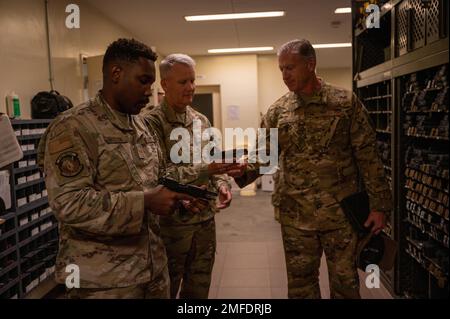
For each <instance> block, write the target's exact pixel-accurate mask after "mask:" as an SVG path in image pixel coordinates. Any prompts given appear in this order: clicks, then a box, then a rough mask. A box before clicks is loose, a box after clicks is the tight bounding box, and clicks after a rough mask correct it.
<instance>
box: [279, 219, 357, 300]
mask: <svg viewBox="0 0 450 319" xmlns="http://www.w3.org/2000/svg"><path fill="white" fill-rule="evenodd" d="M281 230H282V235H283V245H284V252H285V258H286V268H287V274H288V297H289V298H308V299H320V287H319V267H320V259H321V257H322V253H323V252H325V256H326V259H327V266H328V276H329V280H330V296H331V298H339V299H343V298H345V299H359V298H361V297H360V295H359V277H358V271H357V267H356V244H357V235H356V233H355V232H354V231H353V229H352V228H351V226H350V224H349V225H348V227H345V228H342V229H337V230H327V231H310V230H301V229H298V228H295V227H292V225H288V224H282V225H281Z"/></svg>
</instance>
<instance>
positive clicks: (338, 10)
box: [334, 7, 352, 14]
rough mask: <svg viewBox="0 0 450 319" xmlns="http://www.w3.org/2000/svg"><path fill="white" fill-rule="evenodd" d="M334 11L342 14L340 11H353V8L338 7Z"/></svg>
mask: <svg viewBox="0 0 450 319" xmlns="http://www.w3.org/2000/svg"><path fill="white" fill-rule="evenodd" d="M334 13H336V14H340V13H352V8H350V7H347V8H337V9H336V10H334Z"/></svg>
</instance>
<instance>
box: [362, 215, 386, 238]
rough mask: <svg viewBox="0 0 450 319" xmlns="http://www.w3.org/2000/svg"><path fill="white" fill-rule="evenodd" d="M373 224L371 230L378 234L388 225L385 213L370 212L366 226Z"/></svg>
mask: <svg viewBox="0 0 450 319" xmlns="http://www.w3.org/2000/svg"><path fill="white" fill-rule="evenodd" d="M371 225H372V228H371V229H370V232H371V233H372V234H375V235H378V234H379V233H380V232H381V231H382V230H383V228H384V227H385V226H386V216H385V214H384V213H381V212H377V211H372V212H370V214H369V217H368V218H367V220H366V222H365V223H364V227H367V228H369V227H370V226H371Z"/></svg>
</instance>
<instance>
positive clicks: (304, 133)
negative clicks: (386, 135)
mask: <svg viewBox="0 0 450 319" xmlns="http://www.w3.org/2000/svg"><path fill="white" fill-rule="evenodd" d="M278 62H279V67H280V70H281V72H282V75H283V80H284V83H285V84H286V86H287V87H288V88H289V91H290V92H289V93H287V94H285V95H284V96H282V97H281V98H280V99H279V100H278V101H276V102H275V103H274V104H273V105H272V106H271V107H270V108H269V110H268V112H267V114H266V115H265V116H264V118H263V120H262V127H265V128H278V137H279V140H278V141H279V162H280V174H281V177H280V182H281V183H280V185H279V187H280V197H281V198H280V222H281V226H282V235H283V244H284V250H285V256H286V265H287V273H288V291H289V298H320V289H319V281H318V275H319V266H320V259H321V256H322V252H323V251H325V255H326V258H327V264H328V272H329V279H330V287H331V297H332V298H360V295H359V279H358V273H357V270H356V263H355V261H356V255H355V249H356V244H357V235H356V233H355V231H354V230H353V229H352V227H351V225H350V223H349V221H348V220H347V219H346V217H345V214H344V212H343V210H342V209H341V207H340V204H339V203H340V201H341V200H342V199H343V198H345V197H347V196H349V195H351V194H354V193H356V192H358V191H359V190H358V180H359V179H358V176H359V175H360V176H361V177H362V179H363V180H364V184H365V189H366V191H367V193H368V195H369V198H370V207H371V213H370V215H369V218H368V220H367V221H366V225H365V226H366V227H371V231H372V232H374V233H379V232H380V231H381V230H382V229H383V228H384V226H385V218H386V215H387V214H388V213H389V212H390V210H391V193H390V190H389V186H388V183H387V180H386V177H385V173H384V170H383V166H382V163H381V160H380V159H379V155H378V153H377V148H376V139H375V132H374V130H373V128H372V126H371V123H370V120H369V115H368V113H367V111H366V109H365V108H364V106H363V105H362V104H361V102H360V101H359V100H358V99H357V97H356V96H355V95H353V94H352V93H351V92H350V91H347V90H344V89H339V88H336V87H333V86H331V85H330V84H328V83H325V82H324V81H322V80H321V79H319V78H317V76H316V73H315V68H316V57H315V52H314V48H313V47H312V46H311V44H310V43H309V41H307V40H294V41H291V42H288V43H286V44H285V45H283V46H282V47H281V48H280V51H279V53H278ZM268 143H269V139H268ZM266 147H269V146H268V145H267V146H266ZM258 167H259V165H258V164H249V165H248V167H247V171H246V172H245V174H244V175H243V176H241V177H240V178H237V180H236V181H237V182H238V184H239V186H242V185H246V184H248V183H250V182H251V181H253V180H254V179H255V178H256V177H257V176H258Z"/></svg>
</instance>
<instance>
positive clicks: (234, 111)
mask: <svg viewBox="0 0 450 319" xmlns="http://www.w3.org/2000/svg"><path fill="white" fill-rule="evenodd" d="M227 114H228V120H229V121H239V118H240V116H239V106H238V105H229V106H228V108H227Z"/></svg>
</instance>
